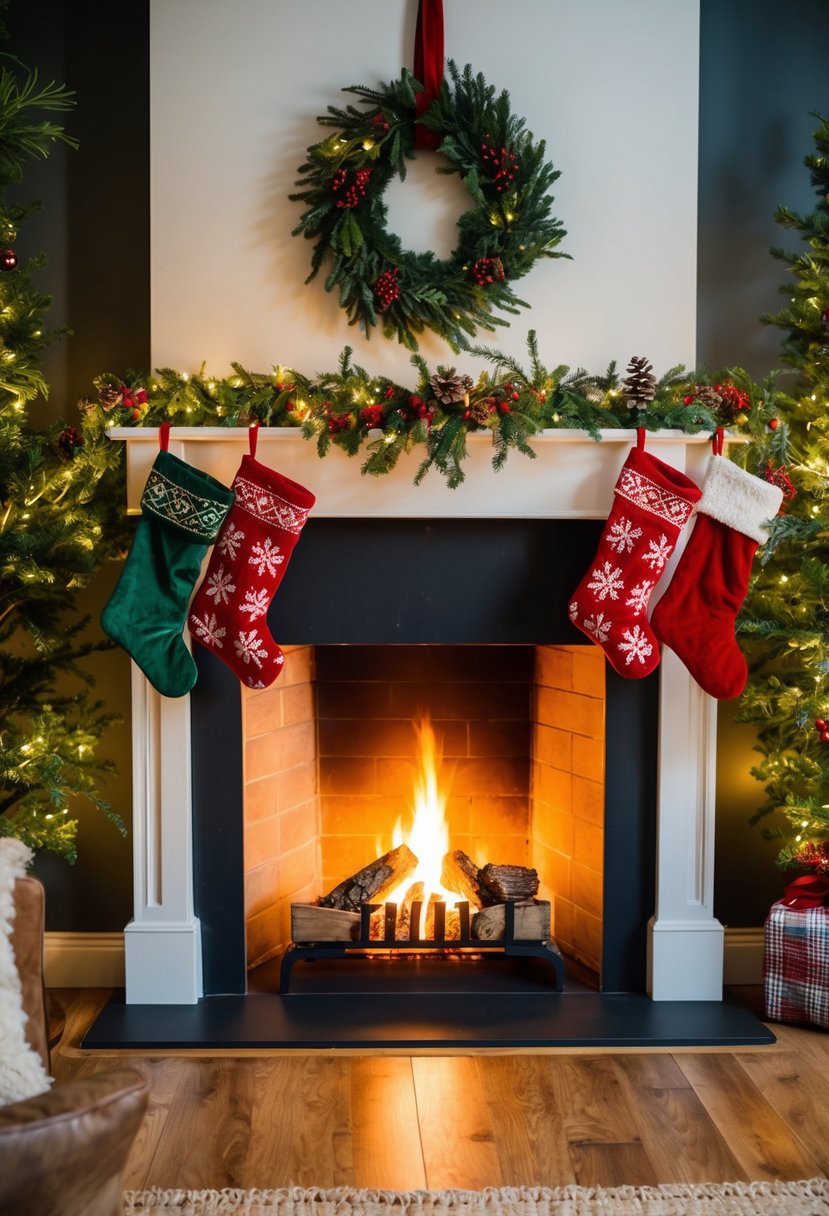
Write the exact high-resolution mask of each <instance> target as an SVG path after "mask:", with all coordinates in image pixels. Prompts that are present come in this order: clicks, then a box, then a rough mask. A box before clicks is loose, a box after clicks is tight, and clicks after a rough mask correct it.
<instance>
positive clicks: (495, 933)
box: [472, 899, 550, 942]
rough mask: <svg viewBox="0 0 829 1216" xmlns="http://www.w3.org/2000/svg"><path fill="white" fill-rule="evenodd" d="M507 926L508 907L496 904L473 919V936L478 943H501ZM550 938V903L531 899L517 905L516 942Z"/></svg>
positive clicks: (478, 913)
mask: <svg viewBox="0 0 829 1216" xmlns="http://www.w3.org/2000/svg"><path fill="white" fill-rule="evenodd" d="M505 925H506V907H505V906H504V904H495V906H494V907H492V908H484V909H483V910H482V911H481V912H477V913H476V914H475V916H473V917H472V936H473V937H475V938H477V939H478V941H482V942H485V941H501V939H502V938H503V937H504V932H505ZM549 937H550V903H549V901H548V900H546V899H529V900H526V901H524V902H523V903H516V905H515V940H516V941H541V942H544V941H547V940H548V939H549Z"/></svg>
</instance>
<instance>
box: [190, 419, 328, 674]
mask: <svg viewBox="0 0 829 1216" xmlns="http://www.w3.org/2000/svg"><path fill="white" fill-rule="evenodd" d="M256 432H257V428H256V427H252V428H251V435H250V455H249V456H243V457H242V463H241V465H240V466H239V470H238V472H237V474H236V477H235V478H234V480H233V486H232V488H233V491H234V493H235V495H236V499H235V501H234V504H233V506H232V507H231V509H230V512H229V513H228V515H227V518H226V519H225V522H224V524H223V525H222V528H221V531H220V532H219V535H218V536H217V538H216V544H215V547H214V549H213V553H212V556H211V558H210V564H209V566H208V567H207V572H206V574H205V576H204V579H203V580H202V583H201V586H200V587H199V589H198V591H197V592H196V595H195V597H194V599H193V602H192V604H191V605H190V615H189V618H188V624H189V626H190V632H191V634H192V635H193V637H194V638H195V640H196V641H197V642H200V643H201V645H202V646H204V647H206V648H207V649H208V650H211V651H212V652H213V654H215V655H216V656H217V658H220V659H221V660H222V662H223V663H226V664H227V666H228V667H229V668H230V669H231V670H232V671H234V672H235V673H236V675H237V676H238V677H239V679H240V680H241V681H242V683H243V684H247V685H248V687H250V688H267V687H268V685H269V684H272V683H273V682H274V680H275V679H276V677H277V676H278V675H279V673H280V671H281V670H282V663H283V658H282V651H281V650H280V648H279V646H278V645H277V644H276V642H275V641H274V639H273V637H272V636H271V633H270V630H269V629H268V626H267V620H266V618H267V613H268V608H269V607H270V605H271V603H272V601H273V598H274V596H275V594H276V591H277V588H278V587H279V584H280V583H281V582H282V579H283V577H284V575H285V571H286V570H287V568H288V562H289V560H290V557H291V554H292V553H293V550H294V548H295V546H296V543H297V541H298V540H299V536H300V533H301V532H302V529H303V527H304V526H305V521H306V519H307V518H308V512H309V511H310V510H311V507H312V506H313V505H314V501H315V499H314V495H313V494H312V493H311V492H310V491H309V490H306V489H305V488H304V487H303V486H301V485H299V484H298V483H297V482H295V481H291V480H290V478H288V477H283V475H282V474H281V473H277V472H276V470H275V469H269V468H268V467H267V466H266V465H264V464H260V462H259V461H258V460H256V459H255V453H256Z"/></svg>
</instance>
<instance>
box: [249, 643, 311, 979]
mask: <svg viewBox="0 0 829 1216" xmlns="http://www.w3.org/2000/svg"><path fill="white" fill-rule="evenodd" d="M284 655H285V666H284V667H283V670H282V672H281V674H280V676H279V679H278V680H277V681H276V682H275V683H274V684H272V685H271V687H270V688H263V689H252V688H243V690H242V730H243V738H244V740H245V751H244V781H245V798H244V805H245V812H244V814H245V928H246V932H247V958H248V966H249V967H252V966H255V965H256V964H258V963H261V962H264V961H265V959H267V958H271V957H273V956H275V955H277V954H279V953H281V952H282V951H283V950H284V949H285V946H286V945H287V943H288V941H289V940H290V905H291V903H292V902H293V901H297V902H300V901H302V902H305V901H310V900H313V899H315V898H316V897H317V895H318V894H319V891H320V875H321V868H320V844H319V841H320V819H319V798H318V796H317V743H316V708H315V693H314V648H313V647H312V646H286V647H284Z"/></svg>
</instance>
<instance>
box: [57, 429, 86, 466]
mask: <svg viewBox="0 0 829 1216" xmlns="http://www.w3.org/2000/svg"><path fill="white" fill-rule="evenodd" d="M82 447H83V435H82V434H81V432H80V431H79V430H78V429H77V428H76V427H74V426H67V427H64V429H63V430H62V431H61V433H60V434H59V435H58V449H59V450H60V454H61V455H62V456H65V457H66V459H67V460H71V459H72V457H73V456H74V455H75V449H76V448H82Z"/></svg>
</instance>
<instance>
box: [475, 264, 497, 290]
mask: <svg viewBox="0 0 829 1216" xmlns="http://www.w3.org/2000/svg"><path fill="white" fill-rule="evenodd" d="M472 277H473V279H474V280H475V282H476V283H477V284H478V286H479V287H486V286H487V284H488V283H494V282H496V281H497V282H499V283H503V281H504V263H503V262H502V261H501V259H500V258H478V260H477V262H475V263H474V265H473V267H472Z"/></svg>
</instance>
